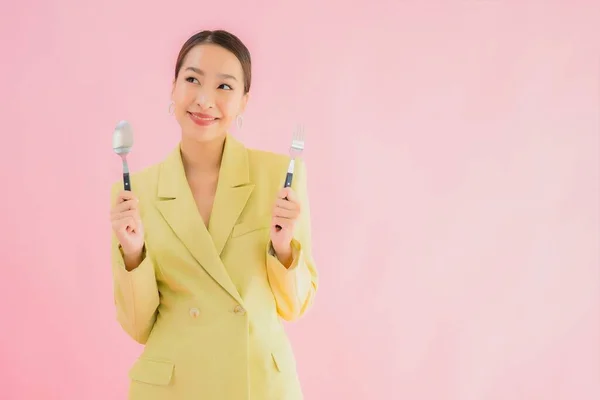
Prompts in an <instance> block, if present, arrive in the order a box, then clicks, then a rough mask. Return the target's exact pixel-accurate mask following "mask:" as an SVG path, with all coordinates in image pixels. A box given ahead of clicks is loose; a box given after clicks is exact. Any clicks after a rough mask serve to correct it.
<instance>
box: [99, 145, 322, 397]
mask: <svg viewBox="0 0 600 400" xmlns="http://www.w3.org/2000/svg"><path fill="white" fill-rule="evenodd" d="M288 161H289V159H288V158H287V157H285V156H283V155H278V154H274V153H269V152H265V151H259V150H251V149H247V148H246V147H244V146H243V145H242V144H241V143H240V142H239V141H237V140H236V139H234V138H233V137H232V136H227V138H226V142H225V147H224V154H223V159H222V165H221V171H220V174H219V182H218V187H217V191H216V197H215V202H214V206H213V210H212V215H211V218H210V222H209V227H208V229H207V228H206V227H205V225H204V223H203V221H202V218H201V217H200V213H199V212H198V209H197V207H196V204H195V201H194V199H193V196H192V193H191V190H190V188H189V186H188V183H187V180H186V177H185V173H184V169H183V165H182V160H181V153H180V148H179V146H177V148H176V149H175V150H174V151H173V152H172V153H171V154H170V155H169V156H168V157H167V158H166V159H165V160H164V161H163V162H161V163H158V164H156V165H153V166H151V167H149V168H147V169H145V170H143V171H141V172H138V173H135V174H133V175H132V180H131V185H132V191H133V193H134V194H135V195H136V196H137V197H138V198H139V200H140V203H139V206H140V213H141V218H142V221H143V224H144V228H145V232H146V233H145V234H146V254H145V258H144V260H143V262H142V263H141V264H140V265H139V266H138V268H136V269H134V270H133V271H131V272H128V271H127V270H126V269H125V266H124V262H123V257H122V253H121V250H120V246H119V244H118V242H117V240H116V237H115V236H114V234H113V241H112V271H113V277H114V299H115V304H116V314H117V320H118V322H119V324H120V325H121V326H122V328H123V329H124V330H125V331H126V332H127V333H128V334H129V335H130V336H131V337H132V338H133V339H135V340H136V341H137V342H139V343H142V344H145V347H144V351H143V352H142V354H141V355H140V357H139V358H138V359H137V360H136V362H135V363H134V365H133V367H132V368H131V369H130V372H129V377H130V379H131V384H130V389H129V399H131V400H186V399H190V400H191V399H202V400H299V399H302V398H303V396H302V391H301V388H300V384H299V381H298V376H297V372H296V361H295V357H294V354H293V351H292V348H291V346H290V342H289V341H288V338H287V336H286V333H285V331H284V328H283V325H282V321H281V320H282V319H283V320H287V321H292V320H295V319H297V318H299V317H300V316H302V315H303V314H304V313H305V312H306V310H307V309H308V308H309V307H310V305H311V303H312V302H313V298H314V296H315V292H316V290H317V271H316V269H315V264H314V262H313V258H312V254H311V231H310V214H309V204H308V195H307V188H306V170H305V167H304V163H303V162H302V161H300V160H298V161H297V162H296V173H295V176H294V181H293V185H292V187H293V188H294V190H295V191H296V192H297V194H298V196H299V198H300V200H301V204H302V213H301V217H300V218H301V219H300V221H299V223H298V224H297V228H296V233H295V237H294V239H293V241H292V248H293V255H294V261H293V264H292V265H291V267H290V268H289V269H286V268H285V267H284V266H283V265H282V264H281V263H280V262H279V261H278V260H277V258H276V257H274V256H273V255H272V254H271V252H270V240H269V229H270V221H271V211H272V207H273V205H274V202H275V199H276V196H277V192H278V191H279V190H280V189H281V188H282V186H283V182H284V178H285V173H286V171H287V167H288ZM122 188H123V183H122V182H117V183H115V184H114V186H113V187H112V203H111V204H114V202H115V200H116V196H117V194H118V192H119V191H121V190H122Z"/></svg>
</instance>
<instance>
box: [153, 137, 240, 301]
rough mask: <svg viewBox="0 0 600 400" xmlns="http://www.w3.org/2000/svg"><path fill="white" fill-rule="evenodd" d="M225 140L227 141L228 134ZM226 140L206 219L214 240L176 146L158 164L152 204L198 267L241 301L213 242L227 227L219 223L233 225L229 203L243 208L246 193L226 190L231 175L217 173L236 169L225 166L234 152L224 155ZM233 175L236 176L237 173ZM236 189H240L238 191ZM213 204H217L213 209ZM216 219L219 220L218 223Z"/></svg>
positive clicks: (217, 239)
mask: <svg viewBox="0 0 600 400" xmlns="http://www.w3.org/2000/svg"><path fill="white" fill-rule="evenodd" d="M227 142H229V137H228V139H227ZM227 142H226V145H225V152H224V154H223V161H222V162H221V172H220V173H219V183H218V188H217V194H216V196H215V204H214V206H213V213H212V216H211V219H210V222H209V226H214V228H212V229H211V231H214V233H215V238H216V240H215V239H214V238H213V237H211V233H210V232H209V230H207V229H206V226H205V225H204V222H203V221H202V217H201V216H200V213H199V212H198V208H197V206H196V202H195V200H194V196H193V194H192V192H191V190H190V186H189V184H188V182H187V179H186V176H185V171H184V169H183V163H182V159H181V151H180V147H179V146H177V148H176V149H175V150H174V151H173V152H172V153H171V154H170V155H169V157H168V158H167V159H166V160H165V161H164V162H163V164H162V165H161V167H160V170H159V176H158V193H157V196H158V199H157V201H156V206H157V208H158V210H159V211H160V213H161V214H162V216H163V218H164V219H165V220H166V221H167V223H168V224H169V226H170V227H171V229H173V232H174V233H175V234H176V235H177V237H178V238H179V240H181V242H182V243H183V244H184V245H185V246H186V247H187V249H188V250H189V251H190V253H191V254H192V256H193V257H194V258H195V259H196V261H197V262H198V263H199V264H200V265H201V266H202V268H204V269H205V270H206V272H207V273H208V274H209V275H210V276H211V277H212V278H213V279H214V280H215V281H216V282H217V283H218V284H219V285H221V286H222V287H223V289H225V290H226V291H227V292H228V293H229V294H230V295H231V296H232V297H233V298H234V299H235V300H236V301H237V302H239V303H240V304H241V303H242V299H241V297H240V295H239V293H238V291H237V289H236V288H235V285H234V284H233V282H232V280H231V278H230V277H229V275H228V274H227V271H226V269H225V265H224V264H223V262H222V261H221V258H220V252H221V249H222V248H221V249H220V250H217V247H216V245H215V243H221V242H224V240H226V237H225V238H223V236H224V235H225V231H226V230H227V228H226V227H220V226H219V225H220V223H224V224H227V225H228V224H232V225H233V224H234V223H235V220H233V222H231V221H232V219H234V218H233V215H234V214H235V215H237V214H239V213H238V212H237V211H235V210H234V211H233V213H232V212H231V210H229V209H228V208H227V207H230V206H231V207H233V208H234V209H236V210H237V208H239V207H242V208H243V205H242V204H241V203H242V202H243V203H244V204H245V201H246V200H247V197H248V196H249V192H248V194H246V193H244V190H248V189H244V186H241V187H240V188H238V187H237V186H236V187H235V188H231V190H229V189H230V188H228V186H229V185H230V179H231V178H227V175H228V174H225V175H224V176H222V175H221V174H222V173H223V171H226V172H227V171H230V170H237V169H236V168H232V167H228V166H227V165H226V156H227V160H229V162H232V161H234V160H232V159H231V157H232V156H234V154H231V155H229V154H228V153H229V151H228V150H227V149H228V148H229V147H231V146H230V143H229V144H228V143H227ZM236 146H241V144H237V143H235V144H234V145H233V147H236ZM242 148H243V146H242ZM238 152H239V150H237V151H236V150H234V151H233V153H238ZM244 152H245V151H244ZM234 164H235V161H234ZM233 175H237V172H235V173H234V174H233ZM246 175H247V174H246ZM233 181H236V179H233ZM236 189H241V190H239V191H238V190H236ZM250 191H251V189H250ZM230 194H234V195H235V196H232V199H227V196H228V195H230ZM242 198H245V200H243V201H242V200H240V199H242ZM224 200H225V202H226V204H221V205H219V202H223V201H224ZM215 207H217V208H216V210H215ZM236 213H237V214H236ZM235 218H237V216H236V217H235ZM220 220H221V221H223V222H220Z"/></svg>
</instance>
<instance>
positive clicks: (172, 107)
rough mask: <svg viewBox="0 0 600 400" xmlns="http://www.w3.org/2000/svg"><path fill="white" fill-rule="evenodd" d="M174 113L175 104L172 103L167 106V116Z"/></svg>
mask: <svg viewBox="0 0 600 400" xmlns="http://www.w3.org/2000/svg"><path fill="white" fill-rule="evenodd" d="M174 112H175V102H174V101H172V102H171V104H169V114H170V115H173V113H174Z"/></svg>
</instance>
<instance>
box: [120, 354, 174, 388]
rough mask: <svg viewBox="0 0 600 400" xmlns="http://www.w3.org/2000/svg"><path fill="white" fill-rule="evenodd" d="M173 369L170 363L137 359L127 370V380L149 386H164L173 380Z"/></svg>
mask: <svg viewBox="0 0 600 400" xmlns="http://www.w3.org/2000/svg"><path fill="white" fill-rule="evenodd" d="M174 367H175V365H174V364H173V363H172V362H170V361H163V360H152V359H148V358H138V360H137V361H136V362H135V364H134V365H133V367H132V368H131V369H130V370H129V378H131V379H132V380H134V381H138V382H143V383H148V384H150V385H160V386H166V385H168V384H169V383H170V382H171V379H172V378H173V369H174Z"/></svg>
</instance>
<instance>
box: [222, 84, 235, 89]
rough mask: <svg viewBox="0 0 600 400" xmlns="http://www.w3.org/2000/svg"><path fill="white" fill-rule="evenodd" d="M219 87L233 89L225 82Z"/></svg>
mask: <svg viewBox="0 0 600 400" xmlns="http://www.w3.org/2000/svg"><path fill="white" fill-rule="evenodd" d="M219 88H223V89H225V90H233V88H232V87H231V86H229V85H228V84H226V83H223V84H221V85H220V86H219Z"/></svg>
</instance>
